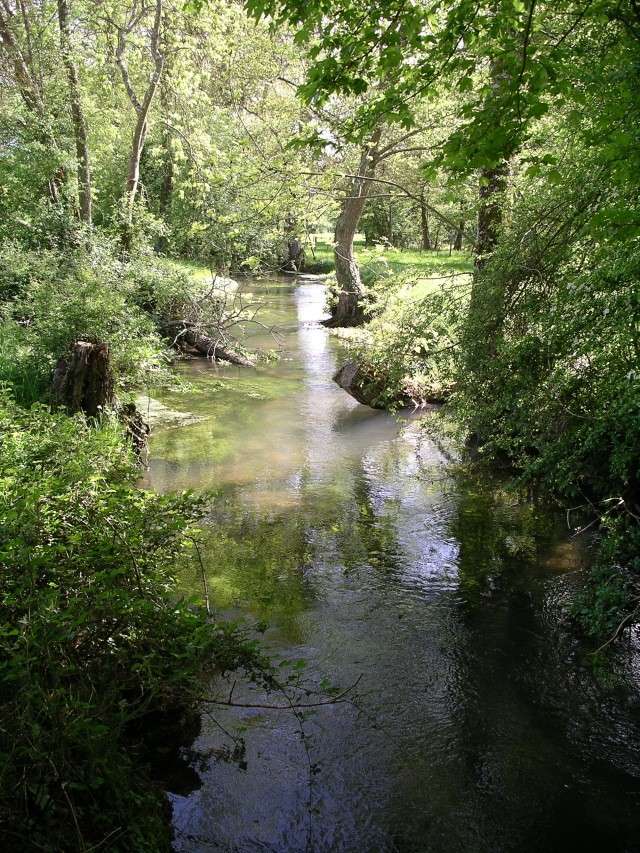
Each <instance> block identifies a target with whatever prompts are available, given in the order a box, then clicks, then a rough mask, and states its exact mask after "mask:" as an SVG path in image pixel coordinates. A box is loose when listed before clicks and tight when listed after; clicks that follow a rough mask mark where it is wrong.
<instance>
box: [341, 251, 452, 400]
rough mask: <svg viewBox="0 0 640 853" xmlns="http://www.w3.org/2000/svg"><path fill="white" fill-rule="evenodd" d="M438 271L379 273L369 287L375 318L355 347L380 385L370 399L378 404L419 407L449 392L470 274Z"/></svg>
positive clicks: (373, 382) (374, 383) (357, 356)
mask: <svg viewBox="0 0 640 853" xmlns="http://www.w3.org/2000/svg"><path fill="white" fill-rule="evenodd" d="M461 265H462V266H464V261H463V262H462V264H461ZM435 269H436V268H435V267H434V268H433V273H434V274H432V275H429V276H423V275H421V273H420V272H419V271H418V270H414V271H413V272H405V273H404V274H395V275H394V274H393V273H391V274H388V275H386V276H382V277H380V276H379V277H377V278H376V279H374V281H373V282H372V284H371V285H370V287H369V290H368V294H367V296H368V311H369V313H370V316H371V320H370V322H369V323H368V324H367V326H366V329H365V330H364V331H363V332H362V333H360V334H357V333H356V335H355V337H354V338H353V339H352V343H351V349H352V352H353V356H354V357H355V359H356V360H357V361H358V362H359V363H360V364H361V365H362V367H363V369H364V372H365V373H366V375H367V377H368V378H369V381H370V383H371V388H372V389H374V388H375V389H377V390H376V391H375V392H374V397H373V398H372V403H373V404H375V405H377V406H387V407H389V406H391V407H392V406H396V405H398V404H401V405H411V406H415V407H417V406H420V405H422V404H423V403H425V402H435V401H438V402H441V401H443V400H445V399H447V398H448V397H449V396H450V393H451V390H452V384H453V377H454V358H453V350H454V347H455V342H456V338H457V335H458V333H459V330H458V328H457V324H458V323H459V317H460V314H461V313H462V312H463V311H464V308H465V306H466V305H467V304H468V296H469V275H467V274H466V273H463V272H458V273H456V272H452V273H449V274H448V273H447V272H445V271H444V270H441V271H440V273H439V274H438V273H437V272H435Z"/></svg>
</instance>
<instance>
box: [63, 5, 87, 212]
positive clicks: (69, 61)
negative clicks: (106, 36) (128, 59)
mask: <svg viewBox="0 0 640 853" xmlns="http://www.w3.org/2000/svg"><path fill="white" fill-rule="evenodd" d="M57 3H58V25H59V28H60V52H61V54H62V61H63V63H64V67H65V70H66V72H67V81H68V85H69V103H70V111H71V117H72V120H73V132H74V138H75V145H76V160H77V170H78V201H79V205H78V207H79V213H80V219H81V220H82V221H83V222H86V223H87V224H88V225H91V166H90V159H89V142H88V133H87V122H86V119H85V116H84V110H83V108H82V96H81V93H80V83H79V80H78V71H77V68H76V63H75V61H74V57H73V47H72V44H71V33H70V30H69V4H68V0H57Z"/></svg>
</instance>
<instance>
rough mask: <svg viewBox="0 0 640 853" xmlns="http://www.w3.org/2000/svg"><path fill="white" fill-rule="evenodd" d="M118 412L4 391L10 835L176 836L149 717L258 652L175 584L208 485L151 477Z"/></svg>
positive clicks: (54, 844) (33, 844)
mask: <svg viewBox="0 0 640 853" xmlns="http://www.w3.org/2000/svg"><path fill="white" fill-rule="evenodd" d="M136 477H137V472H136V471H135V468H134V467H133V465H132V460H131V454H130V451H129V450H128V448H127V447H126V446H125V444H124V443H123V440H122V436H121V434H120V429H119V427H118V426H117V424H116V423H115V422H112V421H109V420H106V421H104V422H103V423H102V424H101V425H100V426H99V427H98V428H90V427H89V426H87V424H86V423H85V421H84V419H83V418H82V417H80V416H78V417H76V418H69V417H67V416H64V415H56V414H51V413H49V412H48V411H47V410H46V409H45V408H44V407H41V406H37V405H36V406H34V407H33V408H32V409H31V410H29V411H28V412H27V411H25V410H22V409H20V408H19V407H17V406H16V405H15V404H14V403H12V402H11V401H10V400H8V399H6V397H5V398H3V399H2V400H1V402H0V501H1V504H2V507H3V512H2V515H1V516H0V541H1V542H2V545H1V546H0V576H1V584H0V590H1V592H0V661H1V663H0V779H1V780H2V788H1V791H0V839H3V840H4V847H5V849H17V845H20V849H25V850H26V849H38V850H49V851H56V853H57V851H66V850H77V849H78V847H79V846H80V847H82V848H83V849H84V847H83V845H87V846H90V845H92V844H99V843H100V842H102V841H104V840H106V839H107V838H108V839H109V845H108V846H109V849H110V850H115V851H131V850H135V851H136V852H137V853H144V851H149V853H151V851H153V853H157V851H160V850H164V849H167V850H168V849H169V840H168V832H167V822H166V819H165V815H164V803H163V797H162V794H161V792H160V790H159V789H157V788H156V787H154V786H153V785H152V784H151V781H150V776H149V770H148V756H147V755H146V752H145V732H146V731H147V730H148V729H149V728H151V727H152V726H151V722H150V721H156V720H157V718H158V716H163V715H169V714H170V715H172V716H173V717H174V718H175V717H179V716H180V715H181V714H183V713H186V712H187V711H188V710H189V709H192V708H193V707H194V706H195V703H196V701H197V695H198V693H199V692H200V685H201V679H202V676H203V674H211V673H212V672H215V671H224V670H228V669H232V668H237V667H245V668H247V669H251V668H254V667H256V666H258V665H259V657H258V655H257V653H256V650H255V648H254V646H253V645H252V644H251V643H249V642H247V641H245V640H244V638H243V637H242V636H241V635H240V634H239V633H238V631H237V630H236V629H235V628H234V627H232V626H226V627H222V626H217V625H213V624H210V623H209V622H208V621H207V620H206V618H205V617H204V616H203V615H202V613H201V611H199V610H197V609H194V608H192V607H190V606H188V605H187V603H186V602H184V601H179V600H176V598H175V593H174V578H173V571H174V567H175V566H176V565H177V564H178V563H179V561H184V560H185V559H187V556H188V553H187V544H188V539H189V537H190V536H191V535H192V534H193V533H194V530H193V524H194V522H195V520H196V519H197V517H198V516H199V515H200V514H201V512H202V510H203V506H204V502H203V499H196V498H194V497H193V496H190V495H179V496H173V497H163V496H159V495H155V494H150V493H147V492H144V491H140V490H138V489H136V488H135V486H134V482H135V479H136Z"/></svg>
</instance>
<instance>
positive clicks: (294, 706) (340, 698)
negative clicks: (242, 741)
mask: <svg viewBox="0 0 640 853" xmlns="http://www.w3.org/2000/svg"><path fill="white" fill-rule="evenodd" d="M361 678H362V673H360V675H359V676H358V677H357V678H356V680H355V681H354V682H353V684H352V685H351V686H350V687H347V688H345V690H343V691H342V692H341V693H338V695H337V696H334V697H333V698H332V699H323V700H321V701H320V702H289V703H288V704H286V705H268V704H266V703H263V702H232V701H231V700H230V699H209V698H207V697H205V696H201V697H200V701H201V702H208V703H209V704H210V705H224V706H225V707H228V708H249V709H251V708H255V709H258V710H267V711H296V710H299V709H301V708H302V709H304V708H321V707H324V706H325V705H338V704H340V703H342V702H344V701H345V697H346V696H347V695H348V694H349V693H350V692H351V691H352V690H355V688H356V687H357V686H358V684H359V683H360V680H361Z"/></svg>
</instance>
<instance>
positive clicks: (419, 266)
mask: <svg viewBox="0 0 640 853" xmlns="http://www.w3.org/2000/svg"><path fill="white" fill-rule="evenodd" d="M314 251H315V258H314V256H313V255H312V253H311V251H310V250H309V251H308V252H307V268H308V270H309V271H310V272H323V273H329V272H333V269H334V263H333V247H332V245H331V243H330V242H328V241H327V242H325V241H322V242H321V241H319V242H318V243H316V246H315V250H314ZM355 253H356V260H357V261H358V263H359V264H360V267H361V269H362V270H366V269H367V267H376V268H379V267H380V265H384V266H385V267H386V268H387V269H388V270H389V271H390V272H393V273H403V272H409V270H419V271H422V270H424V271H425V272H429V273H430V272H433V271H436V270H437V271H442V270H451V271H452V272H471V271H472V267H473V262H472V260H471V256H470V255H469V254H468V253H467V252H451V254H449V249H448V248H447V249H442V250H439V251H430V252H423V251H419V250H416V249H394V248H393V247H388V248H382V247H365V245H364V240H362V239H360V240H356V241H355Z"/></svg>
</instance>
